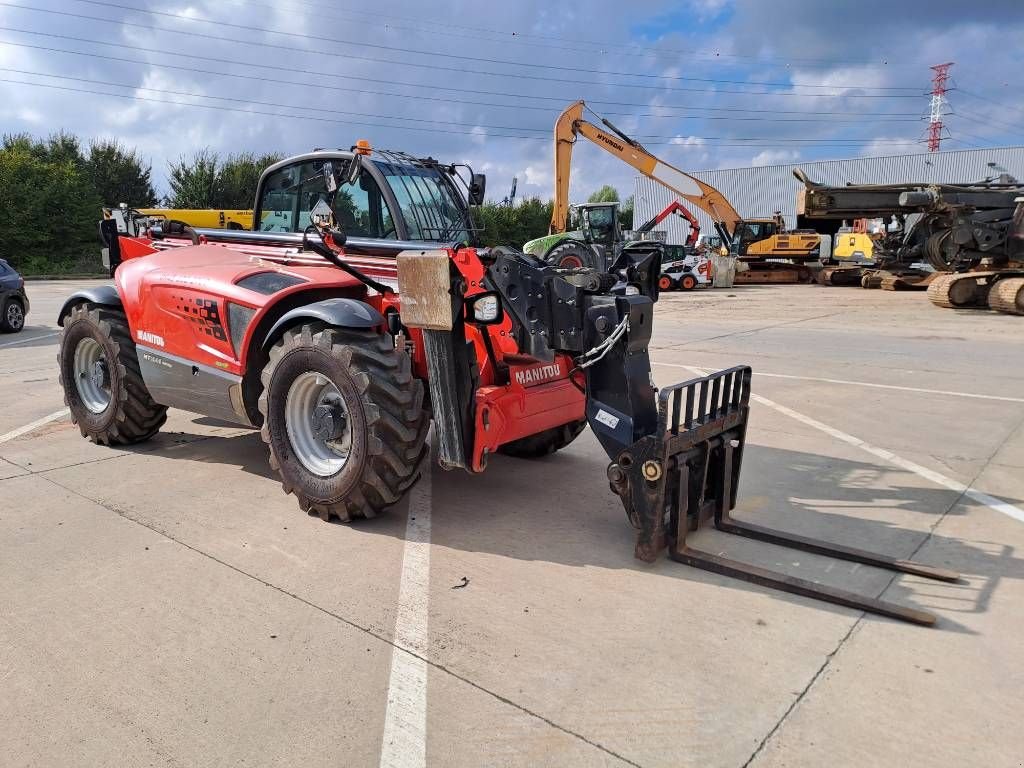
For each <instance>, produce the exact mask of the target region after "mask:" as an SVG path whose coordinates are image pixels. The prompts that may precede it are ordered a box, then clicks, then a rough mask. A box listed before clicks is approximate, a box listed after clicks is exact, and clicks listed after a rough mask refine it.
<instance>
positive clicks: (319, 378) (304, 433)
mask: <svg viewBox="0 0 1024 768" xmlns="http://www.w3.org/2000/svg"><path fill="white" fill-rule="evenodd" d="M324 409H328V410H329V411H331V412H332V413H333V414H335V416H334V419H335V424H338V423H343V427H342V428H340V429H336V430H335V431H336V433H337V434H336V435H335V436H334V437H333V438H328V437H325V436H324V423H323V414H324ZM318 424H319V426H320V429H319V430H318ZM284 425H285V429H286V430H287V432H288V442H289V443H291V446H292V452H293V453H294V454H295V458H297V459H298V460H299V463H300V464H302V466H304V467H305V468H306V469H308V470H309V471H310V472H312V473H313V474H314V475H317V476H318V477H330V476H331V475H336V474H337V473H338V472H340V471H341V469H342V467H344V466H345V464H346V463H347V462H348V457H349V454H350V453H351V452H352V427H351V424H350V419H349V412H348V407H347V406H346V405H345V398H343V397H342V396H341V392H339V391H338V388H337V387H336V386H334V382H332V381H331V380H330V379H328V378H327V377H326V376H324V375H323V374H322V373H317V372H315V371H307V372H306V373H303V374H302V375H300V376H299V377H298V378H296V379H295V381H293V382H292V385H291V386H290V387H289V388H288V396H287V398H286V400H285V407H284Z"/></svg>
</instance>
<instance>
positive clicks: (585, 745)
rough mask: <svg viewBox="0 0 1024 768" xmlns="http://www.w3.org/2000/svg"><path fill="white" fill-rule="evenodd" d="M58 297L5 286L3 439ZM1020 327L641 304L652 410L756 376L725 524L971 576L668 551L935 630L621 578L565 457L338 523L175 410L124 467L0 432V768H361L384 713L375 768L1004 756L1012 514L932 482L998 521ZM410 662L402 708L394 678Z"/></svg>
mask: <svg viewBox="0 0 1024 768" xmlns="http://www.w3.org/2000/svg"><path fill="white" fill-rule="evenodd" d="M73 287H74V286H73V285H71V284H68V283H63V282H62V283H51V284H38V283H37V284H33V285H30V290H32V302H33V313H32V315H31V316H30V317H29V327H28V328H27V329H26V331H25V334H28V335H27V336H25V339H26V340H27V341H26V343H24V344H17V345H13V346H3V345H4V344H6V343H7V342H9V341H17V340H18V339H17V338H16V337H9V336H4V337H0V404H2V407H0V434H4V433H8V432H10V431H11V430H15V429H17V428H18V427H21V426H23V425H25V424H28V423H30V422H32V421H34V420H37V419H39V418H41V417H45V416H46V415H47V414H52V413H54V412H55V411H57V410H59V409H60V408H61V407H62V404H63V401H62V399H61V394H60V391H59V387H58V386H57V372H56V364H55V357H56V349H57V337H56V336H47V335H46V334H47V333H51V334H52V333H54V332H55V318H56V313H57V308H58V306H59V302H60V300H61V297H62V296H63V295H66V293H68V292H70V291H71V290H72V289H73ZM1022 328H1024V323H1022V321H1021V319H1020V318H1014V317H1007V316H1002V315H994V314H989V313H976V314H974V313H956V312H950V311H942V310H938V309H935V308H933V307H931V305H929V304H928V303H927V301H926V300H925V299H924V297H923V296H921V295H920V294H903V293H887V292H882V291H870V292H869V291H861V290H854V289H826V288H820V287H817V286H773V287H763V288H762V287H744V288H737V289H735V290H733V291H716V292H693V293H688V294H670V295H667V296H665V297H664V298H663V300H662V301H661V302H660V303H659V305H658V311H657V325H656V333H655V343H654V345H653V347H652V350H653V351H652V354H653V357H654V359H655V360H656V361H657V362H659V363H660V365H656V366H655V371H654V373H655V377H656V379H657V380H658V381H659V382H660V383H670V382H673V381H678V380H681V379H684V378H689V377H690V375H691V374H690V373H689V372H688V371H687V370H685V369H682V368H678V367H676V366H680V365H685V366H695V367H698V368H707V369H711V368H721V367H724V366H727V365H733V364H736V363H740V362H748V363H751V364H752V365H753V366H754V369H755V378H754V391H755V393H758V394H759V395H761V396H762V397H763V398H765V399H766V400H767V401H768V402H767V403H766V402H765V401H761V402H755V403H754V404H753V409H752V417H751V427H750V435H749V441H750V444H749V448H748V451H747V455H746V457H745V459H746V461H745V466H744V476H743V480H742V484H741V501H740V504H739V506H738V508H737V510H736V516H737V517H740V518H744V519H750V520H756V521H758V522H763V523H765V524H769V525H776V526H778V527H780V528H786V529H788V530H792V531H795V532H799V533H802V534H805V535H810V536H820V537H822V538H830V539H833V540H836V541H842V542H844V543H848V544H854V545H862V546H864V547H866V548H871V549H876V550H879V551H882V552H886V553H888V554H891V555H894V556H900V557H909V556H914V557H916V558H918V559H920V560H923V561H925V562H928V563H932V564H935V565H940V566H946V567H950V568H953V569H957V570H960V571H961V572H963V574H964V579H963V580H962V582H961V583H959V584H939V583H933V582H928V581H927V580H924V579H918V578H914V577H900V578H893V577H892V575H891V574H889V573H887V572H883V571H879V570H876V569H872V568H866V567H863V566H856V565H854V564H850V563H841V562H838V561H832V560H827V559H824V558H820V557H816V556H814V555H809V554H805V553H798V552H794V551H788V550H785V549H780V548H776V547H771V546H769V545H766V544H759V543H756V542H748V541H743V540H739V539H736V538H735V537H727V536H724V535H721V534H717V533H714V532H712V533H701V534H700V535H699V537H698V538H697V539H696V540H695V541H694V543H695V544H696V545H698V546H700V547H702V548H704V549H708V550H710V551H713V552H723V553H727V554H729V555H731V556H735V557H737V558H741V559H744V560H747V561H749V562H754V563H758V564H761V565H764V566H766V567H770V568H776V569H780V570H784V571H786V572H787V573H792V574H794V575H799V576H803V577H806V578H813V579H816V580H820V581H822V582H824V583H828V584H832V585H836V586H843V587H846V588H850V589H854V590H857V591H863V592H865V593H870V594H880V595H883V596H884V597H885V598H886V599H889V600H893V601H897V602H905V603H911V604H914V605H918V606H920V607H923V608H926V609H928V610H932V611H934V612H936V613H937V614H938V615H939V617H940V619H939V624H938V625H937V627H935V628H934V629H922V628H920V627H913V626H909V625H904V624H900V623H897V622H893V621H888V620H885V619H881V618H877V617H873V616H865V615H863V614H860V613H858V612H856V611H852V610H847V609H843V608H838V607H833V606H827V605H824V604H820V603H816V602H814V601H810V600H806V599H802V598H798V597H793V596H789V595H783V594H780V593H777V592H773V591H771V590H766V589H762V588H759V587H755V586H752V585H748V584H745V583H742V582H738V581H735V580H731V579H727V578H724V577H719V576H716V575H713V574H710V573H704V572H701V571H696V570H693V569H690V568H686V567H684V566H681V565H678V564H674V563H671V562H668V561H665V560H662V561H660V562H658V563H657V564H655V565H653V566H648V565H644V564H642V563H639V562H637V561H635V560H634V559H633V557H632V532H631V530H630V529H629V527H628V525H627V523H626V522H625V520H624V515H623V513H622V510H621V506H620V505H619V503H618V501H617V500H616V499H615V498H614V497H613V496H611V495H610V494H609V493H608V492H607V486H606V482H605V481H604V479H603V478H604V467H605V464H606V463H607V462H606V459H604V458H603V454H602V452H601V450H600V448H599V447H598V445H597V443H596V441H595V440H594V439H593V437H592V436H591V435H590V434H589V433H585V434H584V435H583V436H582V437H581V438H580V439H579V440H578V441H577V442H576V443H574V444H573V445H572V446H570V447H569V448H568V449H566V450H565V451H563V452H560V453H559V454H556V455H555V456H553V457H550V458H549V459H546V460H543V461H535V462H530V461H523V460H517V459H512V458H507V457H495V458H494V459H493V460H492V462H491V466H490V467H489V468H488V471H487V472H486V473H485V474H484V475H482V476H479V477H470V476H467V475H465V474H456V473H444V472H441V471H440V470H434V471H433V473H432V475H431V484H430V491H429V493H426V494H420V495H419V496H418V497H414V498H413V499H412V501H409V502H406V503H404V504H403V505H401V506H400V507H398V508H396V509H394V510H392V511H391V512H390V513H389V514H387V515H384V516H382V517H380V518H378V519H375V520H370V521H362V522H359V523H357V524H355V525H350V526H341V525H326V524H323V523H321V522H320V521H319V520H317V519H315V518H308V517H307V516H305V515H303V514H302V513H301V512H300V511H299V510H298V508H297V506H296V505H295V503H294V499H293V498H291V497H287V496H284V495H283V494H282V493H281V490H280V485H279V483H278V482H277V481H276V480H275V479H274V478H273V477H272V476H271V473H270V470H269V467H268V466H267V462H266V452H265V449H264V446H263V444H262V442H261V441H260V439H259V437H258V435H256V434H255V433H252V432H249V431H246V430H241V429H234V428H230V427H226V426H224V425H220V424H217V423H215V422H211V421H209V420H206V419H203V418H201V417H197V416H194V415H191V414H186V413H181V412H173V413H172V414H171V418H170V419H169V421H168V424H167V426H166V427H165V429H164V430H163V431H162V432H161V434H160V435H159V436H158V437H157V438H155V439H154V440H152V441H151V442H150V443H148V444H145V445H140V446H137V447H134V448H132V449H129V450H111V449H105V448H100V447H96V446H93V445H91V444H89V443H87V442H85V441H83V440H82V439H81V437H80V436H79V434H78V431H77V429H75V428H73V427H72V426H70V425H69V424H68V423H67V422H66V421H61V420H57V421H54V422H53V423H50V424H47V425H45V426H42V427H40V428H39V429H36V430H34V431H32V432H30V433H27V434H24V435H21V436H18V437H16V438H13V439H10V440H8V441H6V442H4V443H2V444H0V681H3V685H2V690H3V693H2V694H0V722H3V723H5V727H4V728H2V729H0V755H4V760H3V761H2V762H3V764H5V765H7V764H10V765H17V766H21V765H26V766H27V765H63V764H72V763H74V764H84V765H152V764H156V765H226V764H227V765H236V764H238V765H241V764H246V765H292V764H295V765H300V764H301V765H304V766H317V765H328V764H330V765H337V764H342V765H349V766H363V765H368V766H376V765H380V764H382V762H381V756H382V754H384V755H391V756H394V752H393V751H390V750H387V749H384V750H382V740H383V739H384V738H385V731H386V728H385V720H386V713H388V712H389V711H390V712H391V713H395V712H397V713H398V716H399V717H400V718H406V719H407V721H408V723H410V724H411V725H412V726H415V727H413V728H412V735H411V737H410V738H412V739H413V740H415V739H416V738H422V739H423V752H422V753H416V752H415V751H413V752H409V753H408V754H405V755H404V758H403V760H404V761H403V762H402V763H400V764H402V765H416V764H420V765H423V764H426V765H453V766H461V765H466V766H476V765H524V766H526V765H558V766H575V765H580V766H590V765H637V766H690V765H692V766H702V767H704V766H728V767H733V766H735V767H736V768H739V767H740V766H747V765H752V766H818V765H822V764H829V765H833V766H846V765H850V766H853V765H865V764H870V765H906V766H916V765H920V766H925V765H927V766H929V768H934V767H935V766H963V765H986V766H1001V765H1017V764H1018V762H1019V760H1020V755H1021V754H1024V735H1022V734H1021V732H1020V730H1019V729H1018V728H1016V710H1017V709H1018V708H1019V691H1020V690H1021V684H1022V683H1024V664H1022V662H1021V660H1020V653H1019V650H1020V647H1021V642H1020V639H1019V635H1020V631H1021V629H1022V624H1024V615H1022V612H1021V610H1020V605H1022V597H1024V595H1022V591H1024V587H1022V583H1021V580H1022V577H1024V565H1022V561H1021V556H1020V554H1019V549H1020V547H1021V546H1022V545H1024V523H1022V522H1020V521H1019V520H1016V519H1013V518H1012V517H1011V516H1008V515H1007V514H1005V512H1001V511H998V509H996V508H994V507H993V506H991V505H986V503H984V502H983V501H978V499H977V498H974V497H972V496H969V495H966V494H964V493H963V492H961V491H957V490H955V489H951V488H950V485H949V484H946V485H942V484H939V483H936V482H934V478H933V479H929V478H930V477H932V475H930V474H929V473H938V474H939V475H941V477H942V478H945V479H946V480H948V481H949V482H950V483H952V484H954V486H955V484H958V483H959V484H963V485H970V487H971V488H972V489H976V490H977V491H978V492H980V493H981V494H988V495H989V496H991V497H993V498H994V499H996V500H997V501H1000V502H1002V503H1004V504H1009V505H1013V507H1014V508H1017V509H1019V508H1021V507H1022V506H1024V472H1022V471H1021V470H1024V429H1022V424H1024V402H1017V400H1018V399H1024V387H1022V386H1021V384H1022V382H1024V354H1021V353H1022V350H1024V334H1022V333H1021V330H1022ZM760 370H763V371H764V372H765V373H770V374H774V376H758V375H757V373H756V372H757V371H760ZM822 379H829V380H831V381H822ZM867 384H875V385H884V386H885V387H899V388H900V389H896V388H893V389H888V388H880V387H870V386H865V385H867ZM922 390H924V391H922ZM968 395H972V397H968ZM979 395H980V396H982V397H978V396H979ZM990 398H1004V399H990ZM768 403H770V404H768ZM773 406H779V407H773ZM787 411H788V412H787ZM792 413H796V414H798V415H801V416H803V417H805V418H804V419H803V420H801V419H799V418H794V416H793V415H792ZM815 425H818V426H815ZM821 425H824V426H826V427H829V428H831V429H832V430H833V432H832V433H829V432H827V431H823V430H822V429H821V428H820V426H821ZM835 431H840V432H842V433H843V434H845V435H847V436H850V437H854V438H857V439H859V440H863V441H867V442H868V443H870V445H871V446H872V447H875V448H877V449H880V450H882V451H883V452H884V451H889V452H892V453H893V454H895V455H896V457H897V458H898V459H901V460H902V462H903V463H902V464H900V463H899V462H896V463H894V462H893V461H892V460H885V459H883V458H880V456H879V455H878V453H877V452H876V453H872V452H870V451H868V450H866V449H865V448H864V447H863V446H861V445H858V444H856V443H851V442H849V441H846V442H844V441H842V440H839V439H836V437H835ZM906 466H916V467H920V468H922V469H924V470H926V472H925V473H924V474H921V473H919V472H915V471H911V470H908V469H906ZM975 495H976V496H977V495H978V494H975ZM981 498H985V497H983V496H982V497H981ZM410 515H412V516H416V515H428V516H429V519H430V521H431V532H430V546H429V571H428V572H426V573H423V574H421V576H422V577H423V578H425V579H426V582H425V589H424V595H425V605H424V606H423V607H424V609H425V610H424V612H423V615H424V616H425V617H427V618H426V627H423V628H422V629H423V630H424V632H425V634H424V638H425V640H424V641H423V642H424V644H423V647H415V648H409V647H408V642H407V639H406V638H405V636H404V635H403V634H402V633H399V637H398V641H397V642H396V629H395V626H396V616H397V615H398V614H399V611H398V608H397V606H398V604H399V591H400V586H399V585H400V581H401V578H402V574H403V572H404V571H403V558H404V557H405V553H406V547H405V541H404V537H405V535H406V521H407V518H408V516H410ZM464 578H465V579H468V584H467V585H466V586H465V587H461V588H457V589H453V587H457V586H459V585H461V584H462V583H463V579H464ZM400 620H403V621H404V620H405V619H400ZM396 645H397V646H399V648H396ZM401 648H405V650H401ZM409 651H411V652H412V653H411V655H412V658H414V659H416V660H418V661H417V664H420V665H421V666H422V669H423V674H424V679H423V681H422V686H421V687H414V688H415V690H414V691H413V693H414V695H413V696H411V697H410V696H406V695H405V693H408V692H405V693H403V691H401V690H396V687H395V685H394V680H393V679H392V677H393V674H392V672H391V670H392V666H393V659H394V656H395V654H396V653H397V654H403V653H407V652H409ZM389 700H390V702H391V705H390V710H389ZM420 708H422V711H420ZM388 716H389V717H390V716H391V715H388ZM421 720H422V725H418V723H420V722H421Z"/></svg>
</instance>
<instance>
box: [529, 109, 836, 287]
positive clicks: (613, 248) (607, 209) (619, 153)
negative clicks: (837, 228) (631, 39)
mask: <svg viewBox="0 0 1024 768" xmlns="http://www.w3.org/2000/svg"><path fill="white" fill-rule="evenodd" d="M584 109H589V108H588V107H587V105H586V103H585V102H583V101H577V102H575V103H574V104H572V105H570V106H569V107H568V108H567V109H566V110H565V111H564V112H562V114H561V115H560V116H559V118H558V120H557V122H556V123H555V196H554V208H553V210H552V213H551V225H550V227H549V229H548V235H547V236H545V237H540V238H537V239H535V240H531V241H530V242H528V243H526V244H525V245H524V246H523V250H524V251H525V252H526V253H529V254H531V255H533V256H537V257H539V258H541V259H543V260H544V261H546V262H548V263H549V264H552V265H555V266H566V267H567V266H579V265H582V266H587V267H597V268H599V269H603V268H605V266H606V264H607V263H611V262H612V261H614V259H615V258H616V256H617V255H618V253H620V252H621V251H622V249H623V247H625V246H626V244H625V242H624V241H623V240H622V236H621V232H620V230H619V229H618V226H617V221H618V219H617V217H616V216H615V215H614V213H615V210H616V208H615V207H616V206H617V205H618V204H617V203H588V204H586V205H583V206H570V205H569V171H570V168H571V165H572V149H573V145H574V144H575V143H576V140H577V138H578V137H580V136H583V137H584V138H585V139H587V140H588V141H591V142H593V143H594V144H596V145H597V146H599V147H601V149H603V150H605V151H606V152H608V153H609V154H611V155H613V156H615V157H617V158H618V159H619V160H621V161H622V162H624V163H626V164H628V165H630V166H632V167H633V168H635V169H636V170H637V171H639V172H640V173H642V174H643V175H644V176H646V177H647V178H649V179H653V180H654V181H656V182H658V183H659V184H661V185H662V186H663V187H665V188H666V189H668V190H669V191H670V192H672V193H673V194H674V195H676V196H677V197H678V198H679V199H680V200H683V201H686V202H689V203H692V204H693V205H695V206H697V207H698V208H700V210H702V211H704V212H705V213H706V214H708V216H710V217H711V221H712V223H713V224H714V227H715V230H716V231H717V232H718V234H719V236H720V237H721V238H722V243H723V246H724V247H725V248H726V249H727V250H726V252H725V253H723V254H722V255H727V254H728V253H729V252H731V253H733V254H734V255H735V256H736V257H737V258H739V259H740V260H741V261H743V262H746V263H747V265H748V266H749V267H750V269H749V270H747V277H746V278H739V277H738V280H737V281H738V282H794V281H796V282H802V281H805V280H807V279H809V278H810V270H809V269H808V268H807V267H806V266H804V265H803V264H802V263H801V262H805V261H817V260H818V256H819V253H820V245H821V238H820V237H819V236H818V235H817V233H815V232H803V231H795V232H790V231H787V230H786V229H785V226H784V224H783V222H782V219H781V217H780V216H776V217H774V218H769V219H746V220H745V219H743V217H742V216H740V214H739V213H738V212H737V211H736V209H735V208H734V207H733V206H732V203H730V202H729V200H728V198H726V197H725V195H723V194H722V193H721V192H719V191H718V190H717V189H715V188H714V187H713V186H711V185H710V184H707V183H706V182H703V181H701V180H700V179H698V178H696V177H694V176H691V175H690V174H688V173H684V172H683V171H681V170H679V169H678V168H676V167H675V166H673V165H670V164H669V163H667V162H665V161H664V160H662V159H661V158H658V157H656V156H654V155H652V154H651V153H650V152H648V151H647V150H646V149H645V148H644V147H643V146H642V145H641V144H640V143H639V142H638V141H636V140H634V139H631V138H630V137H629V136H627V135H626V134H625V133H623V132H622V131H621V130H619V129H618V128H617V127H616V126H615V125H613V124H612V123H611V122H610V121H608V120H606V119H605V118H602V117H600V116H598V119H599V120H600V121H601V124H602V125H603V126H604V129H602V128H599V127H598V126H596V125H594V124H593V123H591V122H589V121H587V120H584V119H583V110H584ZM605 129H607V130H605ZM570 212H572V213H573V220H574V222H579V224H580V226H578V227H577V228H576V229H574V230H571V231H567V228H566V222H567V221H568V220H569V215H570ZM606 221H607V222H609V225H608V226H596V225H595V222H606ZM730 245H731V248H730V247H729V246H730ZM769 260H789V261H792V262H795V263H791V264H778V263H773V262H772V261H769Z"/></svg>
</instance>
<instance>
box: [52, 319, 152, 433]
mask: <svg viewBox="0 0 1024 768" xmlns="http://www.w3.org/2000/svg"><path fill="white" fill-rule="evenodd" d="M57 361H58V362H59V364H60V385H61V387H62V388H63V390H64V402H65V403H66V404H67V406H68V408H69V409H70V411H71V421H72V422H74V423H75V424H77V425H78V429H79V430H80V431H81V432H82V436H83V437H86V438H88V439H89V440H91V441H92V442H94V443H97V444H99V445H130V444H132V443H140V442H142V441H143V440H148V439H149V438H151V437H152V436H153V435H155V434H156V433H157V432H159V431H160V427H161V426H163V423H164V422H165V421H167V406H165V405H160V404H159V403H157V402H155V401H154V400H153V398H152V397H151V396H150V394H149V390H148V389H146V383H145V381H143V379H142V372H141V371H140V370H139V358H138V355H137V353H136V349H135V342H133V341H132V337H131V332H130V331H129V329H128V321H127V320H126V319H125V316H124V312H121V311H120V310H117V309H114V308H112V307H97V306H95V305H92V304H79V305H78V306H76V307H73V308H72V309H71V312H70V314H69V315H68V317H67V319H66V320H65V321H64V332H63V334H62V335H61V340H60V352H59V353H58V355H57Z"/></svg>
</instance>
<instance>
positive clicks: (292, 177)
mask: <svg viewBox="0 0 1024 768" xmlns="http://www.w3.org/2000/svg"><path fill="white" fill-rule="evenodd" d="M328 197H329V193H328V191H327V186H326V184H325V181H324V175H323V161H319V160H317V161H308V162H305V163H298V164H296V165H291V166H288V167H286V168H282V169H280V170H278V171H275V172H274V173H273V175H271V176H270V177H268V178H267V181H266V184H265V185H264V187H263V192H262V194H261V196H260V224H259V228H260V231H261V232H302V231H304V230H305V229H306V227H308V226H309V223H310V218H309V215H310V211H312V210H313V208H314V207H315V206H316V204H317V203H318V202H320V201H321V200H325V201H326V200H327V199H328ZM334 218H335V221H336V222H337V223H338V225H339V226H341V227H342V228H343V229H344V230H345V234H347V235H348V236H350V237H368V238H377V239H395V238H397V233H396V231H395V225H394V222H393V220H392V216H391V211H390V209H389V208H388V205H387V201H386V200H385V199H384V197H383V195H381V192H380V188H379V187H378V186H377V183H376V182H375V181H374V180H373V177H372V176H370V174H369V172H368V171H366V170H365V169H364V170H363V171H362V173H361V174H360V176H359V179H358V180H357V181H356V183H355V184H351V185H349V184H346V185H344V186H342V187H340V188H339V189H338V191H337V192H336V193H335V196H334Z"/></svg>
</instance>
